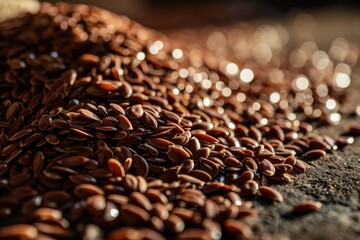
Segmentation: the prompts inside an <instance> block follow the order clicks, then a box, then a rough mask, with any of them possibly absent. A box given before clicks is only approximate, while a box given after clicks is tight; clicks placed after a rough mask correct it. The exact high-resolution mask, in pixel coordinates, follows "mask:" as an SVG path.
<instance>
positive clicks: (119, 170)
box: [108, 158, 125, 177]
mask: <svg viewBox="0 0 360 240" xmlns="http://www.w3.org/2000/svg"><path fill="white" fill-rule="evenodd" d="M108 168H109V171H110V172H111V173H112V174H113V175H114V176H120V177H124V176H125V169H124V167H123V165H122V164H121V163H120V162H119V161H118V160H116V159H114V158H110V159H109V160H108Z"/></svg>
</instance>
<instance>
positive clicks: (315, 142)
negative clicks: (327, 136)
mask: <svg viewBox="0 0 360 240" xmlns="http://www.w3.org/2000/svg"><path fill="white" fill-rule="evenodd" d="M309 145H310V147H311V148H312V149H322V150H325V151H328V150H331V146H330V145H329V144H327V143H326V142H325V141H323V140H322V139H312V140H310V141H309Z"/></svg>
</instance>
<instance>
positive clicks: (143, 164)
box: [133, 154, 149, 177]
mask: <svg viewBox="0 0 360 240" xmlns="http://www.w3.org/2000/svg"><path fill="white" fill-rule="evenodd" d="M133 167H134V172H135V174H136V175H137V176H143V177H146V176H147V175H148V173H149V164H148V163H147V161H146V160H145V158H143V157H142V156H140V155H138V154H134V156H133Z"/></svg>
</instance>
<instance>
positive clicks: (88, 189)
mask: <svg viewBox="0 0 360 240" xmlns="http://www.w3.org/2000/svg"><path fill="white" fill-rule="evenodd" d="M74 193H75V194H76V195H77V196H78V197H80V198H87V197H90V196H92V195H104V191H103V190H101V189H100V188H99V187H97V186H95V185H92V184H80V185H78V186H76V187H75V190H74Z"/></svg>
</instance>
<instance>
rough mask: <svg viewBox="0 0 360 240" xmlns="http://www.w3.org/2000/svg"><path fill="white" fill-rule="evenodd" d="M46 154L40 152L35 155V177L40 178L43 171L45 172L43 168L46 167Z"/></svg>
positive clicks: (33, 162)
mask: <svg viewBox="0 0 360 240" xmlns="http://www.w3.org/2000/svg"><path fill="white" fill-rule="evenodd" d="M44 160H45V157H44V154H43V153H42V152H41V151H38V152H36V153H35V155H34V158H33V161H32V167H33V172H34V175H35V176H38V175H39V174H40V173H41V171H42V170H43V166H44Z"/></svg>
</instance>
